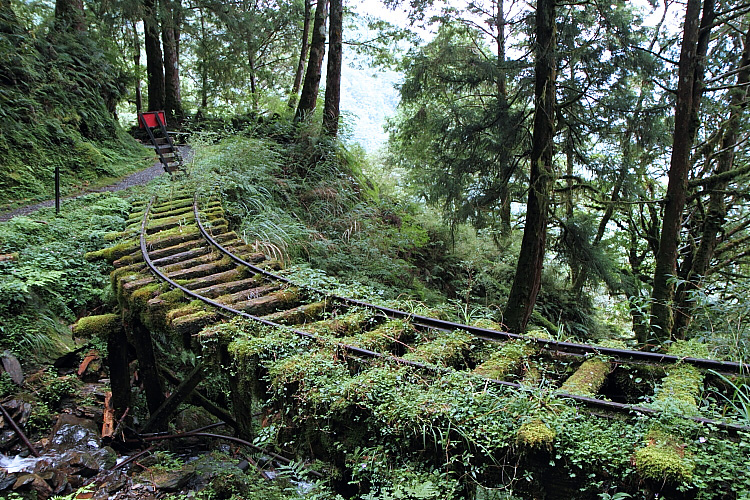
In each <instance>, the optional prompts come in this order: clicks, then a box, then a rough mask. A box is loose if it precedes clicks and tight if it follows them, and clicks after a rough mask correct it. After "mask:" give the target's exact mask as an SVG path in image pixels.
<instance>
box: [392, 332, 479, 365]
mask: <svg viewBox="0 0 750 500" xmlns="http://www.w3.org/2000/svg"><path fill="white" fill-rule="evenodd" d="M473 342H474V336H473V335H470V334H469V333H466V332H465V331H463V330H454V331H452V332H447V333H446V332H442V333H441V334H440V335H439V336H438V337H437V338H435V339H434V340H432V341H430V342H426V343H423V344H420V345H419V346H417V348H416V349H415V350H413V351H411V352H409V353H408V354H406V355H405V356H404V358H405V359H409V360H412V361H419V362H423V363H430V364H433V365H442V366H454V367H458V366H461V365H463V364H464V363H465V360H466V357H467V354H468V352H469V351H470V350H471V349H472V348H473V347H474V345H473Z"/></svg>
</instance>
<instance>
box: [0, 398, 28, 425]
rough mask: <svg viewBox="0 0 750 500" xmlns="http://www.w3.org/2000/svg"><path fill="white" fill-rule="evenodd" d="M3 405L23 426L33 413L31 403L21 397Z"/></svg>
mask: <svg viewBox="0 0 750 500" xmlns="http://www.w3.org/2000/svg"><path fill="white" fill-rule="evenodd" d="M3 407H4V408H5V411H7V412H8V413H9V414H10V416H11V417H13V420H14V421H15V422H16V423H17V424H18V425H20V426H23V424H25V423H26V421H27V420H28V419H29V416H30V415H31V409H32V408H31V403H26V402H24V401H21V400H20V399H13V400H11V401H8V402H7V403H3ZM0 418H1V417H0ZM6 425H7V423H6Z"/></svg>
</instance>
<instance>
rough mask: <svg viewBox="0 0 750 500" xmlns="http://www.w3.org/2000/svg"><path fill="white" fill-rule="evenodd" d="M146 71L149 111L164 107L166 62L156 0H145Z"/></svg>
mask: <svg viewBox="0 0 750 500" xmlns="http://www.w3.org/2000/svg"><path fill="white" fill-rule="evenodd" d="M143 7H144V13H143V14H144V15H143V27H144V42H145V46H146V73H147V75H148V111H158V110H163V109H164V95H165V90H164V64H163V61H162V54H161V44H160V43H159V23H158V21H157V19H156V4H155V2H154V0H143Z"/></svg>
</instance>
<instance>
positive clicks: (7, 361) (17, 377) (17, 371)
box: [0, 351, 24, 386]
mask: <svg viewBox="0 0 750 500" xmlns="http://www.w3.org/2000/svg"><path fill="white" fill-rule="evenodd" d="M0 363H2V365H3V369H4V370H5V371H6V372H7V373H8V375H10V379H11V380H12V381H13V382H14V383H15V384H16V385H18V386H21V385H23V379H24V376H23V369H22V368H21V363H19V362H18V358H16V357H15V356H14V355H13V353H11V352H10V351H5V352H3V354H2V356H0Z"/></svg>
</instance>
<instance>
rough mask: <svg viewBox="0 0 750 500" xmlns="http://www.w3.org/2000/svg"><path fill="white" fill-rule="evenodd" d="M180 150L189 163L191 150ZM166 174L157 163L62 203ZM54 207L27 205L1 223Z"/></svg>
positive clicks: (48, 203)
mask: <svg viewBox="0 0 750 500" xmlns="http://www.w3.org/2000/svg"><path fill="white" fill-rule="evenodd" d="M178 149H180V153H182V157H183V158H184V159H185V162H187V161H189V159H190V153H191V151H190V150H189V148H188V147H187V146H178ZM164 174H166V172H165V171H164V168H163V167H162V165H161V163H160V162H158V161H157V162H156V163H154V165H153V166H151V167H149V168H146V169H143V170H139V171H138V172H135V173H132V174H130V175H129V176H127V177H125V178H124V179H123V180H121V181H120V182H118V183H117V184H112V185H109V186H104V187H101V188H98V189H89V190H86V191H84V192H82V193H79V194H77V195H75V196H69V197H67V198H63V199H62V200H61V201H65V200H70V199H73V198H77V197H79V196H83V195H85V194H88V193H103V192H105V191H122V190H123V189H127V188H129V187H131V186H138V185H140V184H146V183H147V182H149V181H151V180H152V179H156V178H157V177H159V176H160V175H164ZM54 205H55V200H47V201H42V202H39V203H34V204H33V205H26V206H25V207H20V208H16V209H15V210H11V211H9V212H2V213H0V222H7V221H9V220H10V219H12V218H13V217H18V216H19V215H28V214H30V213H31V212H34V211H36V210H39V209H40V208H44V207H52V206H54Z"/></svg>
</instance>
